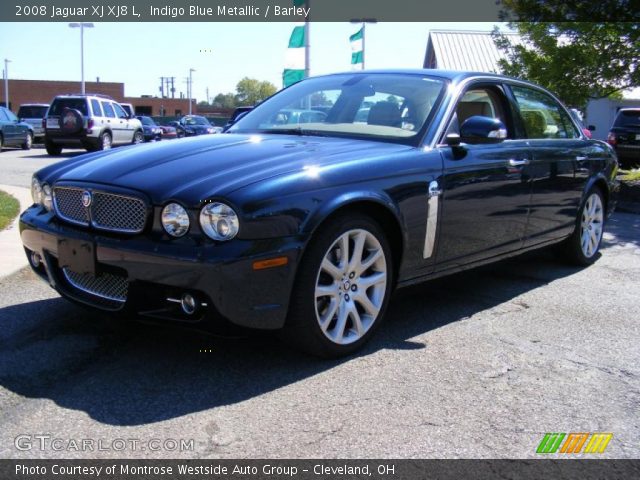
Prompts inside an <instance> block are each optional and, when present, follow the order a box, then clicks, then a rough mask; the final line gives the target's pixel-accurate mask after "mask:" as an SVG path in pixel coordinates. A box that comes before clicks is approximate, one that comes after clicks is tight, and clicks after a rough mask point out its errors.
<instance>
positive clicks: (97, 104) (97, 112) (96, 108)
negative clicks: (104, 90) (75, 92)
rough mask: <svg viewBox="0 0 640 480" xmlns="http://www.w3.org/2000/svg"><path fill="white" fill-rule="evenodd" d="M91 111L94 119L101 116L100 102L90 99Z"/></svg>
mask: <svg viewBox="0 0 640 480" xmlns="http://www.w3.org/2000/svg"><path fill="white" fill-rule="evenodd" d="M91 110H93V115H94V116H95V117H101V116H102V108H100V102H99V101H98V100H96V99H95V98H92V99H91Z"/></svg>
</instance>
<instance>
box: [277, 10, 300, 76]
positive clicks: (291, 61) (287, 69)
mask: <svg viewBox="0 0 640 480" xmlns="http://www.w3.org/2000/svg"><path fill="white" fill-rule="evenodd" d="M294 1H295V0H294ZM304 31H305V30H304V26H297V27H294V29H293V31H292V32H291V37H289V48H288V50H287V57H286V60H285V65H284V72H283V73H282V84H283V85H284V86H285V87H288V86H289V85H292V84H294V83H296V82H299V81H300V80H302V79H303V78H304V65H305V61H304Z"/></svg>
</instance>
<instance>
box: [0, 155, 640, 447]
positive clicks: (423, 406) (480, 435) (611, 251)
mask: <svg viewBox="0 0 640 480" xmlns="http://www.w3.org/2000/svg"><path fill="white" fill-rule="evenodd" d="M72 154H74V153H70V154H69V155H72ZM51 161H56V160H55V159H54V160H52V159H51V158H49V157H47V156H46V153H45V152H44V150H43V149H38V148H36V149H34V150H32V151H30V152H22V151H17V150H16V151H9V150H6V151H3V152H2V153H0V178H1V179H2V180H1V181H0V183H5V184H11V185H17V186H23V187H27V186H28V185H29V179H30V176H31V173H32V172H33V171H35V170H36V169H37V168H40V167H41V166H44V165H45V164H48V163H50V162H51ZM639 291H640V216H638V215H631V214H624V213H617V214H615V215H614V216H613V217H612V218H611V220H610V222H609V224H608V227H607V233H606V235H605V239H604V244H603V249H602V254H601V258H600V259H599V260H598V261H597V262H596V264H595V265H593V266H592V267H589V268H585V269H578V268H574V267H567V266H565V265H563V264H562V263H560V262H558V261H557V259H556V258H555V257H554V256H553V255H551V253H550V252H547V251H543V252H538V253H534V254H529V255H526V256H524V257H520V258H516V259H512V260H509V261H506V262H502V263H500V264H497V265H493V266H490V267H486V268H482V269H479V270H475V271H471V272H467V273H464V274H459V275H456V276H454V277H449V278H446V279H441V280H437V281H433V282H430V283H427V284H424V285H421V286H416V287H412V288H410V289H407V290H403V291H400V292H398V294H397V295H396V296H395V297H394V300H393V302H392V304H391V306H390V309H389V313H388V316H387V322H386V324H385V325H384V326H383V327H382V328H381V329H380V331H379V332H378V334H377V336H376V337H375V338H374V340H373V341H372V342H371V343H370V344H369V345H368V346H367V347H366V348H365V350H364V351H362V352H361V353H360V354H359V355H357V356H354V357H350V358H347V359H343V360H340V361H320V360H316V359H314V358H310V357H307V356H304V355H302V354H299V353H296V352H293V351H290V350H288V349H287V348H285V347H283V346H282V345H281V344H279V343H278V342H277V340H275V339H274V338H272V337H270V336H257V337H254V338H239V339H218V338H212V337H206V336H203V335H201V334H198V333H193V332H188V331H183V330H175V329H160V328H156V327H153V328H151V327H148V326H142V325H134V324H123V323H117V322H115V321H113V320H112V319H109V318H106V317H100V316H97V315H95V314H94V313H92V312H89V311H87V310H84V309H83V308H80V307H77V306H75V305H72V304H70V303H68V302H66V301H65V300H62V299H61V298H60V297H59V296H58V295H57V294H56V293H55V292H54V291H53V290H51V289H50V288H49V287H48V286H47V285H45V284H44V283H43V282H42V281H40V280H39V279H38V278H36V276H35V275H34V274H32V273H31V272H30V271H29V270H28V269H23V270H21V271H20V272H18V273H16V274H14V275H11V276H9V277H5V278H3V279H0V432H2V433H1V434H0V458H7V457H10V458H95V457H114V458H116V457H128V458H136V457H149V458H160V457H167V458H181V457H198V458H207V457H216V458H268V457H278V458H292V457H293V458H298V457H325V458H334V457H337V458H380V457H382V458H407V457H414V458H439V457H449V458H457V457H467V458H514V457H515V458H527V457H529V458H533V457H536V456H537V455H536V453H535V450H536V447H537V446H538V444H539V443H540V441H541V440H542V438H543V436H544V434H545V433H546V432H611V433H613V439H612V440H611V442H610V444H609V446H608V448H607V450H606V452H605V453H604V454H602V455H601V456H602V457H607V458H638V457H640V424H639V423H638V412H639V411H640V323H639V321H638V319H639V318H640V306H639V300H638V299H639V296H638V292H639ZM37 435H44V436H48V438H49V439H53V438H56V439H59V440H61V441H59V442H56V446H57V447H58V448H57V449H56V448H53V446H52V444H51V441H47V440H46V439H45V440H43V441H42V443H44V448H42V446H43V445H41V443H40V442H41V441H40V440H39V439H36V437H34V436H37ZM16 438H19V439H21V440H19V441H16ZM25 438H26V439H27V441H25ZM29 439H30V441H28V440H29ZM87 439H88V440H93V441H95V442H98V441H99V442H101V445H102V446H103V447H105V448H104V449H103V450H102V451H100V452H99V453H98V454H97V453H96V451H95V450H89V451H86V450H85V451H83V450H82V449H79V450H77V449H74V448H73V445H74V444H75V443H72V441H76V443H80V442H81V441H82V440H87ZM118 439H124V440H127V441H126V442H125V443H126V445H127V446H126V448H124V449H122V450H121V449H120V448H119V447H120V446H121V445H122V444H121V443H120V442H116V440H118ZM151 439H158V440H160V441H161V442H160V444H158V442H155V443H154V445H153V446H154V448H151V445H150V444H149V440H151ZM128 440H133V441H128ZM181 440H184V444H185V445H187V446H189V445H191V446H192V448H191V449H185V450H184V451H181V450H180V449H179V448H178V449H175V448H173V449H172V447H173V446H174V443H172V442H176V443H177V444H178V445H179V444H180V441H181ZM191 441H193V442H191ZM134 444H135V445H136V446H135V448H134V447H133V445H134ZM85 445H88V444H86V443H85ZM158 445H160V448H155V447H158ZM95 446H96V444H94V447H95ZM27 447H28V448H27ZM584 456H588V455H584Z"/></svg>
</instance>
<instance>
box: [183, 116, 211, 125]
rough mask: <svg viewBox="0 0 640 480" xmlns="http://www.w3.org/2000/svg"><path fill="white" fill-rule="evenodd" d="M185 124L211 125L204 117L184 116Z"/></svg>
mask: <svg viewBox="0 0 640 480" xmlns="http://www.w3.org/2000/svg"><path fill="white" fill-rule="evenodd" d="M184 124H185V125H211V124H210V123H209V122H208V121H207V119H206V118H204V117H186V118H185V119H184Z"/></svg>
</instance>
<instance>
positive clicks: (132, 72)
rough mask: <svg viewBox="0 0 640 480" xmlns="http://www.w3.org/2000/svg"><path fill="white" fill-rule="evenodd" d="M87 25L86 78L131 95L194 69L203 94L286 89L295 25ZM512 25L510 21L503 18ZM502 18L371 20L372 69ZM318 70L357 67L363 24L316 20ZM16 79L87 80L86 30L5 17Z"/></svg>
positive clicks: (3, 39)
mask: <svg viewBox="0 0 640 480" xmlns="http://www.w3.org/2000/svg"><path fill="white" fill-rule="evenodd" d="M94 25H95V27H94V28H92V29H85V31H84V54H85V58H84V60H85V65H84V72H85V81H95V79H96V77H100V81H103V82H123V83H124V84H125V95H127V96H140V95H153V96H158V95H159V90H158V89H159V86H160V77H171V76H173V77H176V83H175V86H176V90H177V91H182V92H185V95H186V91H187V89H186V86H187V82H186V78H187V77H188V76H189V69H190V68H193V69H195V72H194V73H193V93H194V97H195V98H196V99H197V100H198V101H201V100H205V99H206V89H207V87H208V88H209V97H210V98H213V97H214V96H215V95H216V94H217V93H220V92H223V93H227V92H234V91H235V86H236V84H237V83H238V81H239V80H241V79H242V78H244V77H250V78H256V79H258V80H268V81H270V82H272V83H273V84H274V85H276V87H278V88H281V87H282V70H283V65H284V61H285V52H286V47H287V44H288V41H289V36H290V34H291V31H292V30H293V27H294V26H295V25H296V24H294V23H284V22H282V23H280V22H278V23H276V22H273V23H232V22H230V23H178V22H176V23H129V22H122V23H115V22H114V23H95V24H94ZM498 25H499V26H500V27H501V28H506V27H505V26H504V25H503V24H498ZM493 27H494V23H459V22H458V23H452V22H447V23H377V24H372V25H367V32H366V67H367V69H369V68H422V65H423V61H424V55H425V51H426V48H427V37H428V33H429V30H432V29H450V30H451V29H455V30H482V31H490V30H492V29H493ZM310 28H311V33H310V43H311V75H319V74H325V73H332V72H339V71H347V70H350V69H351V66H350V60H351V49H350V44H349V36H350V35H351V34H353V33H355V32H356V31H357V30H358V29H359V26H357V25H352V24H349V23H346V22H345V23H312V24H311V27H310ZM5 58H7V59H9V60H11V63H9V68H8V70H9V78H14V79H29V80H76V81H80V29H78V28H69V27H68V25H67V23H61V22H58V23H0V60H2V59H5Z"/></svg>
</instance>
